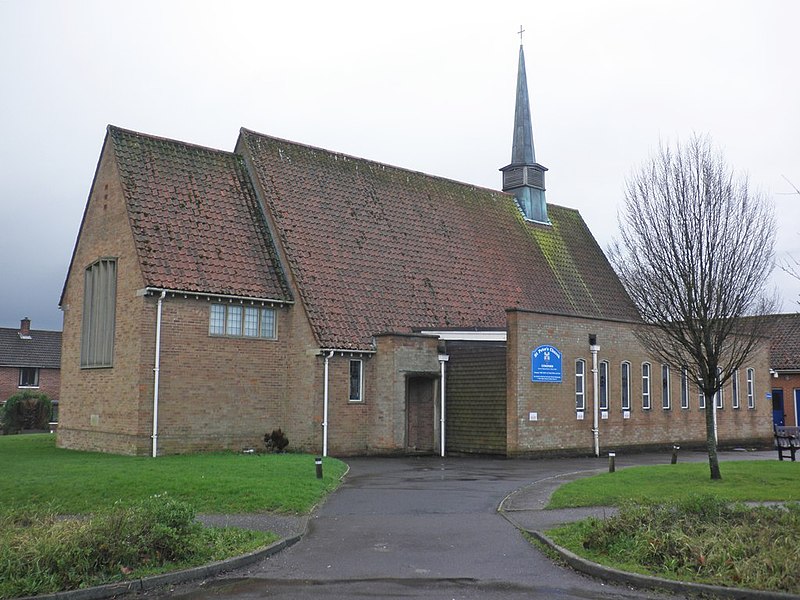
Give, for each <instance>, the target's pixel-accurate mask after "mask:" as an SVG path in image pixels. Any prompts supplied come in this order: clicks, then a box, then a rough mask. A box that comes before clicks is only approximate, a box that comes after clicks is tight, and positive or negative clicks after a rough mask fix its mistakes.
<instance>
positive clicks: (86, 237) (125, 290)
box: [58, 146, 153, 454]
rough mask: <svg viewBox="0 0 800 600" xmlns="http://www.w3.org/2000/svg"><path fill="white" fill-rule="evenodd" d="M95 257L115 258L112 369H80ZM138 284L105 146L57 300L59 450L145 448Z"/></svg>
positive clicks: (144, 324) (146, 323)
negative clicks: (60, 316) (86, 291)
mask: <svg viewBox="0 0 800 600" xmlns="http://www.w3.org/2000/svg"><path fill="white" fill-rule="evenodd" d="M102 257H114V258H116V259H117V290H116V293H117V297H116V323H115V333H114V357H113V368H98V369H82V368H81V367H80V345H81V325H82V317H83V315H82V312H83V287H84V270H85V269H86V267H87V266H89V265H91V264H92V263H93V262H94V261H96V260H97V259H99V258H102ZM143 287H144V282H143V280H142V277H141V273H140V270H139V266H138V258H137V256H136V251H135V247H134V244H133V239H132V235H131V231H130V229H129V227H128V215H127V211H126V208H125V204H124V202H123V196H122V189H121V187H120V185H119V183H118V175H117V171H116V166H115V163H114V160H113V151H112V149H111V147H110V146H109V147H107V148H106V149H105V150H104V153H103V155H102V157H101V160H100V163H99V165H98V171H97V174H96V177H95V181H94V184H93V186H92V190H91V193H90V196H89V200H88V202H87V207H86V211H85V213H84V218H83V222H82V223H81V231H80V234H79V240H78V243H77V245H76V248H75V252H74V255H73V260H72V263H71V266H70V272H69V274H68V279H67V285H66V288H65V294H64V298H63V301H62V310H63V311H64V331H63V334H62V348H61V398H60V423H59V429H58V445H59V446H60V447H64V448H75V449H81V450H98V451H104V452H115V453H123V454H143V453H146V452H147V451H148V448H149V433H148V432H147V428H146V425H145V423H143V422H142V419H141V418H140V417H141V409H142V404H143V402H145V401H146V400H145V398H143V396H142V390H141V378H142V371H143V367H142V347H141V346H142V335H141V334H142V331H143V330H145V329H148V328H149V327H150V326H151V325H152V323H153V315H152V314H151V313H150V312H148V311H146V310H145V300H144V298H142V297H141V296H139V295H137V293H136V292H137V290H139V289H141V288H143ZM150 331H152V329H150ZM150 368H151V369H152V365H151V367H150ZM150 376H151V377H152V370H151V371H150Z"/></svg>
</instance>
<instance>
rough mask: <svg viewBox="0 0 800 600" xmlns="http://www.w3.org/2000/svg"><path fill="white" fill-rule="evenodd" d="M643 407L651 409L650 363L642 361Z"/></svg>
mask: <svg viewBox="0 0 800 600" xmlns="http://www.w3.org/2000/svg"><path fill="white" fill-rule="evenodd" d="M642 408H643V409H645V410H650V363H642Z"/></svg>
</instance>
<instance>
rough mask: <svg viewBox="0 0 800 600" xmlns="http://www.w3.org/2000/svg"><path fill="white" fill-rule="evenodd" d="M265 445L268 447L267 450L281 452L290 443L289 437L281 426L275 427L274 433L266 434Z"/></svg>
mask: <svg viewBox="0 0 800 600" xmlns="http://www.w3.org/2000/svg"><path fill="white" fill-rule="evenodd" d="M264 445H265V446H266V447H267V452H277V453H281V452H284V451H285V450H286V446H288V445H289V438H287V437H286V435H285V434H284V433H283V431H281V429H280V427H279V428H278V429H273V430H272V433H266V434H264Z"/></svg>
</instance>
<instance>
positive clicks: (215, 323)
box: [208, 304, 225, 335]
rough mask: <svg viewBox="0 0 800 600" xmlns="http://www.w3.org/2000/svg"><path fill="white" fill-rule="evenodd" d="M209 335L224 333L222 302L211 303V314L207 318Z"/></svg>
mask: <svg viewBox="0 0 800 600" xmlns="http://www.w3.org/2000/svg"><path fill="white" fill-rule="evenodd" d="M208 334H209V335H225V307H224V306H223V305H222V304H212V305H211V315H210V317H209V319H208Z"/></svg>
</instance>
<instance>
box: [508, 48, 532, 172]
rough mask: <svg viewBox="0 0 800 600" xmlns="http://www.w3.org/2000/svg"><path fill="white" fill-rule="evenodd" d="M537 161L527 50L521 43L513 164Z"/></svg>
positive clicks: (512, 152)
mask: <svg viewBox="0 0 800 600" xmlns="http://www.w3.org/2000/svg"><path fill="white" fill-rule="evenodd" d="M535 162H536V153H535V152H534V149H533V128H532V126H531V104H530V102H529V100H528V78H527V76H526V75H525V52H523V50H522V44H520V45H519V70H518V71H517V103H516V108H515V109H514V142H513V144H512V146H511V164H512V165H529V164H532V163H535Z"/></svg>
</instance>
